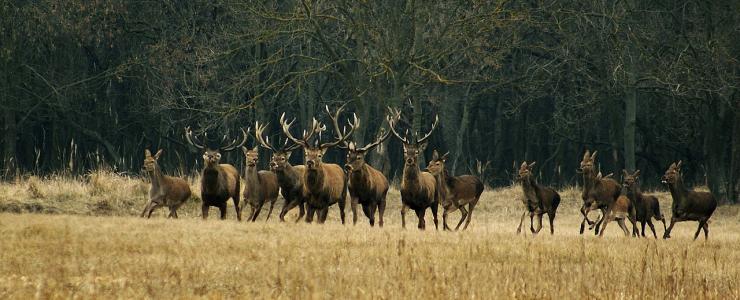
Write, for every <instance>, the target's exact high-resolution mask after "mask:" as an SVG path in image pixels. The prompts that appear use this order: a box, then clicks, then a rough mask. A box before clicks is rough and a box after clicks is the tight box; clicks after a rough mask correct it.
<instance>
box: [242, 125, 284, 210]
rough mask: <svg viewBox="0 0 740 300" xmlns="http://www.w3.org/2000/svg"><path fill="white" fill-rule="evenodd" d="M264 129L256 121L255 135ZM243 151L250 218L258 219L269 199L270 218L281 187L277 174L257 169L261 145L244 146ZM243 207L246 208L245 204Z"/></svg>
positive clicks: (246, 199) (245, 194) (260, 133)
mask: <svg viewBox="0 0 740 300" xmlns="http://www.w3.org/2000/svg"><path fill="white" fill-rule="evenodd" d="M262 130H264V127H260V125H259V123H256V127H255V136H260V135H262ZM247 132H249V129H247ZM242 152H244V158H245V160H246V164H247V167H246V168H245V169H244V180H246V183H247V186H246V188H245V189H244V200H245V201H246V202H247V203H248V204H249V206H250V208H251V212H250V214H249V220H251V221H252V222H254V221H257V217H258V216H259V214H260V211H262V205H264V204H265V202H268V201H269V202H270V210H269V211H268V212H267V218H266V219H265V221H267V220H270V215H272V209H273V207H274V206H275V202H276V201H277V197H278V190H279V188H280V187H279V186H278V178H277V175H275V173H273V172H271V171H265V170H262V171H258V170H257V162H258V161H259V145H255V146H254V148H252V149H247V147H244V146H242ZM241 208H242V209H244V205H242V207H241Z"/></svg>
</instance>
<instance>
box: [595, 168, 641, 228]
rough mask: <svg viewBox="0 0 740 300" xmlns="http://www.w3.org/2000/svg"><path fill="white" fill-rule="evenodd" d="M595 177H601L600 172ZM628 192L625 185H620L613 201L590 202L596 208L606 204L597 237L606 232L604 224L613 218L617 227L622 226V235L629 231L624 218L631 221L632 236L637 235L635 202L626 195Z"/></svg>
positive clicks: (599, 178)
mask: <svg viewBox="0 0 740 300" xmlns="http://www.w3.org/2000/svg"><path fill="white" fill-rule="evenodd" d="M596 179H597V180H602V179H603V178H602V176H601V172H599V174H598V175H596ZM628 194H629V188H628V187H626V186H625V187H622V189H621V191H620V194H619V196H618V197H617V200H615V201H612V202H609V203H608V204H601V203H599V202H598V201H593V202H591V208H592V209H596V208H598V207H602V206H603V205H606V210H604V216H603V217H602V220H603V223H602V225H601V232H599V237H602V236H604V232H606V225H608V224H609V222H611V221H614V220H616V221H617V223H618V224H619V227H621V228H622V231H624V235H625V236H629V234H630V232H629V230H628V229H627V225H625V224H624V220H625V219H627V220H629V221H630V223H632V236H639V233H638V232H637V223H636V217H635V215H636V209H635V202H633V201H632V200H631V199H630V198H629V197H628Z"/></svg>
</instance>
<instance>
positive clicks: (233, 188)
mask: <svg viewBox="0 0 740 300" xmlns="http://www.w3.org/2000/svg"><path fill="white" fill-rule="evenodd" d="M242 135H243V138H242V141H241V142H238V141H237V140H236V139H234V141H232V142H231V143H230V144H229V145H228V146H225V147H216V148H215V149H214V148H211V147H208V146H206V145H205V144H203V143H201V142H200V141H198V139H197V137H194V136H193V131H192V130H190V127H186V128H185V138H186V140H187V142H188V143H189V144H190V145H193V147H196V148H198V149H201V150H203V151H204V153H203V162H204V165H205V166H204V167H203V172H202V173H201V179H200V196H201V199H202V200H203V205H202V206H201V210H202V216H203V219H204V220H205V219H208V209H209V208H210V207H211V206H215V207H218V209H219V211H220V212H221V220H223V219H226V201H227V200H229V198H231V199H232V201H234V210H235V211H236V218H237V220H239V221H241V220H242V213H241V209H240V208H239V192H240V189H241V187H240V185H241V182H240V179H239V171H237V170H236V168H234V166H232V165H230V164H220V163H219V162H220V160H221V152H222V151H223V152H226V151H231V150H234V149H236V148H239V147H241V146H242V145H244V143H246V142H247V133H246V132H245V131H243V130H242ZM207 137H208V136H206V138H207ZM225 140H226V137H225V136H224V139H223V140H222V143H223V141H225Z"/></svg>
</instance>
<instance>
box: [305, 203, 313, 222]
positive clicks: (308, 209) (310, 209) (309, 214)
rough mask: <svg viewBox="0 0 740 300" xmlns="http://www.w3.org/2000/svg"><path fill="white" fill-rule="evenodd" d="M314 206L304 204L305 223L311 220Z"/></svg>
mask: <svg viewBox="0 0 740 300" xmlns="http://www.w3.org/2000/svg"><path fill="white" fill-rule="evenodd" d="M313 213H314V208H313V207H311V205H308V204H306V223H311V222H313Z"/></svg>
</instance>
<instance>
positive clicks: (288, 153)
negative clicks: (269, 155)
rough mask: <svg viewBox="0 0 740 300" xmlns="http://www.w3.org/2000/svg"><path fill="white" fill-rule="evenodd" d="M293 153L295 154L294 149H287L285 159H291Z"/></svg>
mask: <svg viewBox="0 0 740 300" xmlns="http://www.w3.org/2000/svg"><path fill="white" fill-rule="evenodd" d="M291 154H293V151H285V159H290V155H291Z"/></svg>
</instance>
